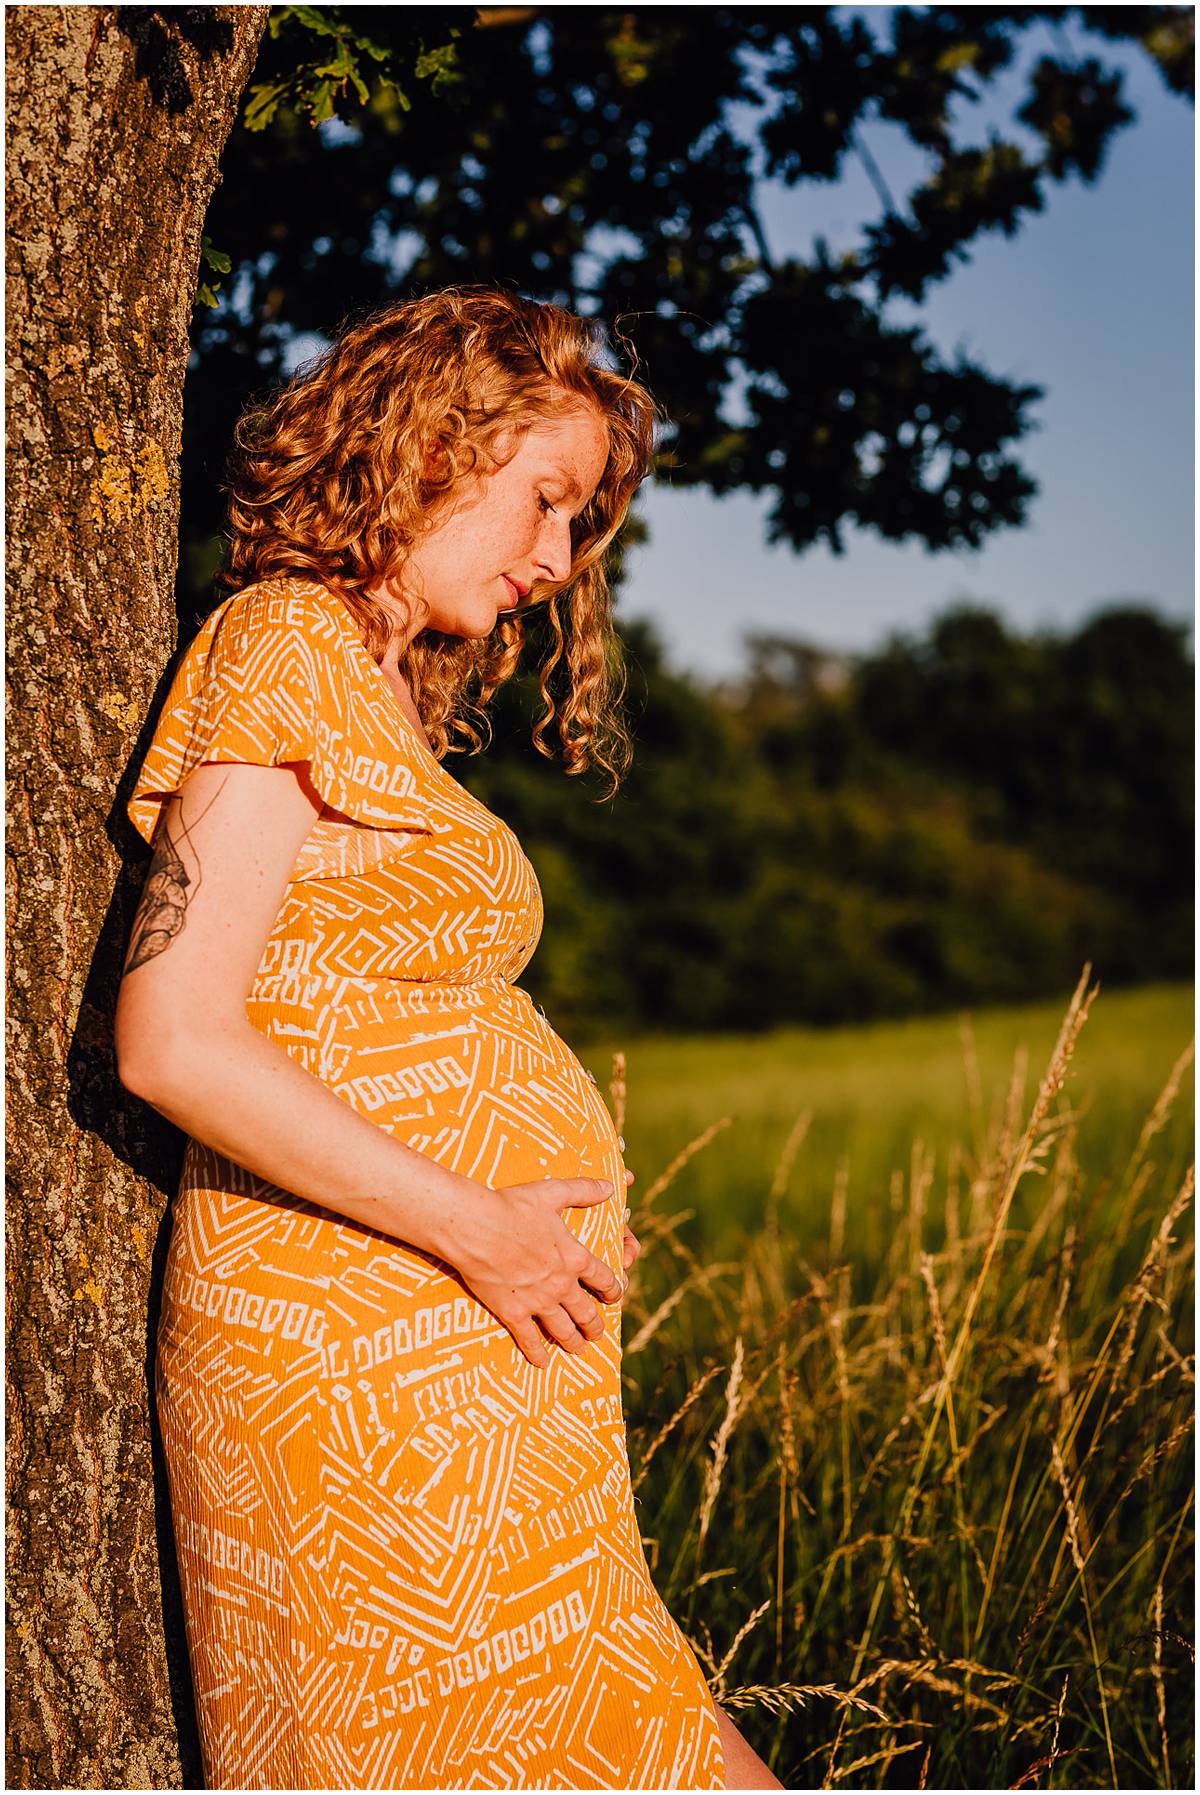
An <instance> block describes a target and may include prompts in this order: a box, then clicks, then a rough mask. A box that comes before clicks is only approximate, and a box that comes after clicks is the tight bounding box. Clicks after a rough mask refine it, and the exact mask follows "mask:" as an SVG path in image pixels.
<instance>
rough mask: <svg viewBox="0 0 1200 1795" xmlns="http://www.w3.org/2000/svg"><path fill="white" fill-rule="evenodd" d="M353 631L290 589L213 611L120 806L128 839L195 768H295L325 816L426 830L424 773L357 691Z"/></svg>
mask: <svg viewBox="0 0 1200 1795" xmlns="http://www.w3.org/2000/svg"><path fill="white" fill-rule="evenodd" d="M353 628H354V625H353V622H352V620H351V619H350V616H349V612H347V611H346V610H345V607H344V606H342V605H341V601H340V600H339V599H337V598H336V597H335V596H334V595H333V594H329V593H321V592H320V591H319V589H318V588H315V587H313V586H311V585H309V584H307V583H300V582H297V581H290V580H278V581H265V582H263V583H262V584H260V585H257V586H251V587H248V588H246V590H245V591H243V592H239V593H236V594H235V595H234V597H233V598H231V599H227V600H226V602H225V603H224V604H223V605H221V606H219V607H218V608H217V610H216V611H214V612H213V613H212V615H211V616H210V617H209V618H207V619H206V621H205V623H204V624H203V626H202V628H201V630H200V632H199V634H198V635H197V637H196V639H195V640H194V641H193V642H192V644H191V646H190V647H189V648H188V649H187V651H186V652H185V654H184V656H183V659H182V661H181V662H180V665H179V668H178V671H177V672H176V674H175V677H174V680H173V681H172V684H171V689H170V692H169V694H168V696H167V701H166V704H165V705H164V706H163V710H162V713H161V715H160V717H159V721H158V724H157V727H156V728H155V731H154V736H153V739H152V740H151V743H150V746H149V749H148V750H147V752H146V756H145V759H144V760H143V762H142V767H141V770H140V772H139V774H138V777H137V781H136V784H135V786H134V789H133V794H132V796H131V797H130V799H129V802H128V811H129V816H130V820H131V821H132V823H133V824H134V827H135V828H136V829H137V831H138V833H139V834H140V835H141V836H143V837H144V839H145V840H146V841H151V840H152V839H153V836H154V831H155V828H156V826H157V824H158V818H159V815H160V813H161V810H162V807H163V805H164V803H165V802H166V801H167V799H168V798H170V797H171V796H172V795H173V794H174V793H175V792H177V791H178V790H179V789H180V787H181V786H182V784H183V782H184V781H185V780H186V779H187V777H188V775H189V774H190V773H191V772H192V771H193V770H194V769H195V768H196V767H198V766H200V765H201V764H202V763H204V762H206V761H241V762H248V763H250V764H251V765H254V766H279V765H282V764H285V763H303V764H304V765H305V766H306V767H307V769H308V778H309V779H310V781H311V784H312V786H313V789H314V791H315V792H316V794H317V796H318V797H319V798H320V800H321V802H322V804H323V805H324V806H325V807H326V809H327V810H329V811H332V812H334V813H336V814H337V816H339V817H341V818H346V819H349V820H350V821H351V822H352V823H357V824H360V825H363V824H365V825H367V826H368V827H369V828H371V829H375V830H385V831H402V832H405V833H409V834H410V833H412V832H418V833H425V832H429V831H432V830H434V829H435V828H436V827H437V825H436V823H435V822H434V821H433V819H432V816H431V813H430V804H429V792H428V786H429V778H428V768H429V767H432V766H434V765H435V763H434V762H433V761H432V760H431V758H430V757H429V756H428V754H427V753H426V752H425V750H423V748H422V747H421V746H420V744H419V743H418V742H417V741H416V739H415V737H414V735H413V733H412V731H411V727H404V726H402V725H401V723H400V720H399V718H398V716H396V715H393V714H392V713H393V712H394V711H395V710H396V708H397V707H394V706H390V705H384V704H382V703H380V702H378V701H377V700H378V696H379V695H378V694H375V693H372V692H370V691H364V680H363V670H362V668H361V667H359V666H357V665H356V664H355V663H354V661H353V658H352V650H353V649H354V647H355V645H354V644H352V643H351V642H350V641H349V637H348V630H352V629H353ZM357 646H358V649H359V650H360V652H361V654H362V655H363V656H365V654H366V651H365V649H362V648H361V644H358V645H357ZM423 757H424V760H425V762H426V763H427V765H425V766H423V765H422V758H423Z"/></svg>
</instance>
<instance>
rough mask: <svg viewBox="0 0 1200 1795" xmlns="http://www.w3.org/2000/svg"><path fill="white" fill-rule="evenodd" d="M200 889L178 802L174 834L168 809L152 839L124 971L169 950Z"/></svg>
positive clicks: (130, 970) (218, 793)
mask: <svg viewBox="0 0 1200 1795" xmlns="http://www.w3.org/2000/svg"><path fill="white" fill-rule="evenodd" d="M223 785H224V781H222V786H219V787H218V788H217V791H216V792H214V793H213V796H212V798H210V800H209V802H208V804H206V805H205V807H204V810H202V811H201V813H200V815H201V816H203V815H204V814H205V812H206V811H208V810H209V809H210V808H211V806H212V804H214V803H215V802H216V799H217V797H218V796H219V795H220V791H221V789H222V787H223ZM198 820H199V819H197V821H198ZM185 847H186V848H187V850H188V854H189V857H190V859H191V861H192V864H193V866H194V868H195V873H194V876H193V874H191V873H189V872H188V870H187V868H186V867H185V866H184V863H183V850H184V848H185ZM199 889H200V862H199V859H198V858H197V855H196V851H195V848H194V847H193V846H192V844H191V840H190V831H189V829H188V827H187V825H186V824H185V822H184V820H183V803H182V800H181V801H180V804H179V811H178V817H177V830H176V832H172V828H171V811H170V807H169V806H167V807H165V808H164V810H163V814H162V821H161V822H160V824H159V828H158V834H157V835H156V836H155V838H154V853H153V856H152V858H151V861H150V870H149V872H148V873H147V875H146V885H145V889H144V890H143V892H142V899H141V902H140V904H139V905H138V910H137V915H136V916H135V917H134V919H133V933H132V938H131V940H130V943H129V953H128V956H127V957H126V961H125V971H126V972H134V971H136V970H137V968H138V967H139V966H144V965H145V964H146V961H147V960H153V959H154V958H156V956H157V955H158V954H161V953H162V952H164V950H165V949H166V948H168V947H170V945H171V943H172V941H174V939H175V937H176V935H178V934H179V933H180V931H181V930H182V928H183V925H184V923H185V921H186V920H187V907H188V901H189V897H195V895H196V893H197V892H198V891H199Z"/></svg>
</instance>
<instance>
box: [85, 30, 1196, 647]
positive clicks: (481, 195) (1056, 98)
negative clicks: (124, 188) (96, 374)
mask: <svg viewBox="0 0 1200 1795" xmlns="http://www.w3.org/2000/svg"><path fill="white" fill-rule="evenodd" d="M121 10H122V12H123V13H125V12H132V11H133V10H134V9H132V8H123V9H121ZM164 10H166V11H170V12H172V13H174V14H178V13H180V12H181V10H182V11H183V12H185V13H186V12H187V11H189V10H195V9H178V8H175V9H164ZM1046 27H1049V31H1048V33H1047V31H1046ZM1030 33H1040V34H1041V35H1043V36H1045V37H1046V41H1047V42H1048V43H1050V44H1051V45H1052V46H1053V49H1054V54H1053V55H1043V56H1041V57H1040V58H1038V60H1037V61H1036V64H1035V65H1034V66H1033V68H1032V69H1031V71H1030V73H1029V75H1028V81H1027V94H1026V98H1025V99H1024V101H1023V103H1022V104H1021V105H1020V106H1019V107H1018V108H1017V111H1016V115H1015V117H1014V120H1013V124H1014V127H1016V128H1015V129H1014V131H1013V132H1012V134H1011V137H1010V136H1005V137H999V136H997V135H995V134H994V133H993V134H992V135H991V136H990V137H989V138H988V140H987V141H986V142H985V143H978V142H973V141H971V140H970V139H971V134H972V120H971V117H970V107H971V105H972V104H973V103H974V102H975V101H976V100H978V99H981V98H985V97H989V95H990V90H991V87H992V84H993V83H994V82H995V81H996V80H997V78H998V77H999V76H1001V75H1002V74H1003V73H1004V72H1005V71H1007V70H1008V69H1009V68H1010V66H1011V65H1013V63H1014V61H1015V59H1016V57H1017V54H1018V51H1019V50H1022V49H1023V48H1025V46H1026V44H1027V43H1030V42H1032V41H1034V40H1032V39H1031V38H1030ZM1087 33H1093V34H1095V37H1096V38H1097V39H1099V40H1100V45H1099V47H1100V48H1101V49H1103V47H1104V40H1108V41H1110V42H1111V41H1124V42H1125V43H1128V44H1134V45H1140V46H1141V47H1142V48H1143V49H1144V51H1145V53H1146V54H1147V55H1148V57H1149V58H1150V59H1151V61H1152V62H1153V63H1154V65H1155V66H1156V67H1157V68H1158V69H1159V70H1160V71H1161V73H1162V76H1163V79H1164V80H1165V81H1166V82H1167V83H1168V85H1169V86H1170V87H1171V88H1172V89H1173V90H1175V91H1177V92H1180V93H1183V94H1186V95H1189V96H1190V95H1191V93H1192V90H1193V83H1194V74H1193V38H1194V24H1193V14H1192V9H1191V8H1187V7H1162V6H1148V7H1060V6H1050V7H1041V6H1017V7H1000V6H975V7H936V6H935V7H925V8H920V9H912V8H907V7H899V8H896V9H894V10H889V11H886V12H885V11H884V9H879V8H876V9H872V23H871V24H870V25H869V24H868V23H867V22H866V21H865V20H864V18H863V17H861V16H859V15H856V14H847V12H846V11H845V10H844V9H842V8H832V7H819V6H804V7H789V6H776V7H743V6H736V7H725V6H710V7H641V8H638V7H634V8H608V7H591V6H580V7H566V6H559V7H536V6H535V7H508V8H487V7H480V8H475V7H420V6H416V7H399V6H394V7H344V8H340V9H335V8H312V7H286V8H279V9H276V12H275V15H274V16H273V22H272V34H271V36H270V37H269V38H268V39H267V40H265V42H264V47H263V52H262V56H261V58H260V63H259V66H258V68H257V69H256V71H255V82H254V88H253V90H252V97H251V100H250V103H249V114H248V116H249V117H250V121H251V125H252V126H258V127H260V126H261V124H262V122H263V120H264V118H266V117H268V116H269V117H270V126H269V129H267V130H265V131H263V130H262V129H261V128H248V127H247V125H246V124H245V123H243V124H242V125H241V126H240V127H239V128H238V129H237V130H236V131H235V132H234V135H233V137H232V138H231V140H230V144H229V147H228V150H227V153H226V157H225V162H224V179H223V183H222V186H221V188H220V190H219V192H218V194H217V197H216V200H215V202H214V205H213V208H212V211H211V213H210V217H209V221H208V232H209V236H210V238H211V241H212V244H213V245H214V246H215V249H216V251H217V253H218V254H219V255H221V256H224V255H228V256H229V257H230V258H231V260H232V264H233V273H232V278H231V279H230V280H229V281H228V282H227V283H226V285H225V290H224V292H223V294H222V300H223V303H222V304H221V305H220V306H219V307H217V308H216V309H211V310H210V309H205V308H201V309H200V311H199V312H198V314H197V325H196V332H195V355H194V358H193V377H192V379H191V381H190V383H189V389H188V393H187V404H186V411H185V415H186V430H185V444H184V481H183V493H184V542H185V554H184V557H183V578H182V582H181V586H182V591H181V601H182V607H183V609H184V611H185V613H187V612H196V611H200V610H203V609H205V608H206V606H207V604H208V602H209V584H208V582H209V581H210V579H211V576H212V573H213V571H214V569H215V566H216V561H217V553H218V551H217V546H216V544H215V541H214V538H215V533H216V531H217V529H218V526H219V521H220V498H219V494H218V491H217V484H218V481H219V479H220V476H221V472H222V464H223V458H224V453H225V447H226V445H227V444H228V441H229V437H230V431H231V428H232V424H233V420H234V418H235V416H236V414H237V412H238V410H239V408H240V407H241V405H242V403H243V402H244V400H245V398H246V396H247V394H248V393H249V392H250V391H251V390H253V389H256V388H259V387H261V386H263V385H265V384H268V383H270V382H271V381H272V380H274V379H275V378H276V377H277V375H278V374H279V372H280V368H281V365H282V357H283V354H284V351H285V349H286V346H287V345H288V343H289V342H291V340H292V339H293V338H294V337H295V336H296V335H297V334H298V333H309V332H316V333H323V332H328V331H329V330H330V329H331V328H332V326H333V325H334V324H335V323H336V322H337V321H338V320H339V319H340V318H341V317H342V316H344V314H345V313H346V312H347V311H349V310H351V309H356V308H358V307H363V306H370V305H374V304H377V303H380V302H382V301H384V300H387V299H389V298H392V297H395V296H398V295H405V294H410V293H413V292H416V291H420V290H424V289H426V288H428V287H430V286H435V285H439V284H442V283H444V282H446V281H451V280H498V281H504V282H509V283H511V284H512V285H514V286H515V287H517V288H519V289H521V290H522V291H524V292H526V293H529V294H531V295H533V296H535V297H538V298H550V299H556V300H560V301H563V302H565V303H567V304H570V305H572V306H575V307H577V308H578V309H580V310H583V311H599V312H600V313H601V314H602V315H604V316H605V317H606V318H608V319H609V320H610V321H617V320H620V328H621V331H622V333H623V335H624V336H625V338H626V339H627V340H628V341H629V342H630V343H632V344H633V345H635V347H636V350H637V352H638V354H639V356H640V357H641V360H642V363H643V366H644V368H645V369H646V371H647V373H648V377H649V379H650V382H651V384H652V385H653V387H654V389H655V391H656V392H657V394H658V395H659V397H660V398H661V399H662V401H663V402H664V404H665V406H666V407H667V410H668V412H669V414H670V417H671V420H672V425H673V434H672V435H671V436H670V438H669V440H668V441H667V442H666V443H665V444H664V448H663V452H662V457H661V462H662V466H663V468H664V470H669V471H670V476H671V480H672V483H673V484H674V485H676V486H679V485H687V484H700V485H704V486H707V487H709V488H710V489H711V490H713V491H714V492H727V491H730V490H732V489H735V488H749V489H751V490H753V491H755V492H765V493H767V494H769V495H770V498H771V504H770V510H769V529H770V531H771V534H772V535H773V536H774V537H776V538H778V539H780V540H783V541H787V542H789V543H791V544H793V545H794V546H795V547H797V548H800V549H803V548H805V547H807V546H809V545H810V544H812V543H814V542H818V541H824V542H826V543H828V544H829V545H830V546H831V547H832V548H833V549H834V551H835V552H838V553H840V552H842V551H843V549H844V541H843V532H844V529H845V527H846V526H847V525H849V526H852V527H858V528H864V529H870V530H874V531H876V532H878V533H879V534H880V535H882V536H884V537H885V538H887V539H889V540H893V541H902V540H911V539H915V540H919V541H921V542H923V543H925V544H926V545H927V546H929V547H930V548H932V549H935V550H936V549H940V548H950V547H959V548H961V547H963V546H974V545H977V544H979V543H981V542H983V541H984V540H985V539H986V538H987V537H988V536H990V535H992V534H993V533H994V532H996V531H997V530H1001V529H1004V528H1008V527H1012V526H1014V525H1019V524H1020V523H1021V522H1022V521H1023V520H1024V519H1025V518H1026V516H1027V512H1028V506H1029V501H1030V499H1031V497H1032V496H1033V494H1034V493H1035V491H1036V487H1035V483H1034V481H1033V480H1032V479H1031V478H1030V476H1029V475H1028V474H1027V473H1026V472H1025V470H1024V469H1023V468H1022V466H1021V465H1020V463H1019V461H1018V460H1017V459H1016V457H1015V455H1014V453H1013V448H1014V445H1015V444H1017V443H1018V442H1019V441H1020V439H1021V438H1022V437H1023V436H1024V435H1025V434H1026V432H1027V431H1028V430H1029V429H1030V428H1031V423H1032V420H1031V417H1030V408H1031V407H1032V406H1033V405H1034V404H1035V403H1036V401H1037V400H1038V399H1039V398H1040V397H1041V395H1042V389H1041V388H1040V387H1037V386H1016V385H1013V384H1011V383H1010V382H1008V381H1005V380H1002V379H998V378H997V377H995V376H994V375H992V374H990V373H989V372H988V371H987V369H986V368H984V367H982V366H979V365H977V364H974V363H971V362H969V361H967V360H966V359H965V358H964V357H962V356H961V355H960V356H958V357H957V359H956V360H955V361H954V362H953V363H946V362H944V361H943V360H942V359H941V357H940V356H939V354H938V353H937V351H936V350H935V349H934V348H933V347H931V345H930V344H929V343H928V342H927V341H925V339H924V338H923V336H922V335H921V333H920V331H919V330H915V329H912V328H898V327H897V326H896V325H894V324H892V323H890V322H888V321H887V319H886V318H885V315H884V309H885V306H886V302H887V300H888V298H889V297H890V296H891V295H893V294H902V295H906V296H908V297H910V298H913V299H921V298H922V297H923V296H924V295H925V293H926V292H927V290H928V288H929V287H930V285H931V284H933V283H935V282H937V281H940V280H943V279H945V278H946V277H947V276H948V275H949V274H950V273H951V272H952V271H953V269H954V267H955V266H956V264H957V263H959V262H961V261H964V260H968V259H969V257H970V248H969V246H970V244H971V243H972V241H973V240H975V239H976V238H978V237H979V236H980V234H981V233H985V232H989V231H997V230H999V231H1003V232H1004V233H1005V234H1006V235H1009V236H1011V235H1012V234H1013V233H1014V232H1015V231H1016V230H1018V229H1019V228H1020V225H1021V223H1022V221H1023V220H1024V219H1025V218H1026V217H1027V216H1028V215H1029V214H1030V213H1031V212H1035V211H1038V210H1041V209H1042V207H1043V206H1044V205H1045V203H1046V199H1047V196H1048V193H1049V190H1050V189H1051V188H1052V186H1053V184H1054V183H1057V182H1062V181H1065V180H1068V179H1072V178H1074V179H1079V180H1083V181H1093V180H1095V179H1096V178H1097V175H1098V174H1099V172H1100V170H1101V168H1102V166H1103V162H1104V157H1105V155H1106V153H1107V150H1108V147H1109V145H1110V143H1111V142H1112V139H1113V137H1114V136H1115V134H1116V133H1117V132H1118V131H1119V130H1121V129H1123V128H1125V127H1126V126H1127V125H1128V124H1129V123H1130V122H1131V119H1132V117H1133V115H1132V113H1131V111H1130V109H1129V108H1128V106H1126V104H1125V103H1124V101H1123V99H1122V97H1121V89H1122V74H1121V71H1120V70H1119V69H1116V70H1114V69H1106V68H1105V67H1103V66H1102V63H1101V61H1100V59H1099V58H1098V57H1097V56H1095V55H1092V54H1085V53H1084V50H1083V48H1082V47H1081V45H1080V44H1079V42H1078V40H1079V38H1080V36H1081V35H1086V34H1087ZM361 92H369V96H370V97H369V100H368V102H367V104H365V105H362V104H360V103H359V100H358V99H357V98H356V94H358V93H361ZM335 111H336V112H337V113H338V114H339V118H340V122H335V123H334V124H333V125H332V127H331V128H330V129H327V130H326V131H324V132H322V133H318V132H316V131H315V130H314V129H313V124H312V121H313V120H314V119H317V118H321V117H324V116H330V115H332V114H333V113H334V112H335ZM872 120H885V121H889V122H891V123H893V124H895V125H898V126H899V127H901V128H902V129H903V130H904V131H905V132H906V133H907V135H908V137H909V139H910V140H911V142H912V143H913V144H914V145H916V146H917V147H919V148H920V149H921V150H922V151H923V152H924V154H925V157H926V162H927V173H926V174H925V175H924V177H923V178H922V179H921V181H920V183H919V185H918V186H917V187H916V189H915V190H914V191H913V192H912V193H910V194H908V195H904V194H902V193H901V194H896V193H893V192H892V190H891V188H890V186H889V185H888V182H887V180H886V178H885V176H884V174H883V173H882V172H881V170H880V169H879V168H878V167H877V166H876V164H875V161H874V158H873V157H872V156H871V153H870V149H869V147H868V145H867V143H866V141H865V139H864V137H863V132H862V127H863V125H864V124H865V123H868V122H870V121H872ZM848 158H856V159H858V160H860V161H861V162H862V163H863V164H864V166H865V167H866V169H867V171H868V173H869V174H870V176H871V179H872V181H873V183H874V185H875V189H876V191H877V193H878V195H879V200H880V208H881V212H880V216H878V217H877V218H875V219H873V220H872V219H869V220H865V221H864V223H863V229H862V235H861V241H860V243H859V245H858V247H857V248H856V249H855V251H854V252H853V253H851V254H847V255H843V256H837V257H835V256H833V255H832V254H831V253H830V251H829V250H828V248H827V247H826V246H825V245H824V244H823V243H822V242H821V241H820V240H818V241H817V243H816V244H815V246H814V249H813V251H812V254H811V256H810V257H809V258H808V259H807V260H799V259H796V258H793V257H787V258H781V257H779V256H778V255H776V254H775V253H773V251H772V247H771V245H770V243H769V242H768V239H767V232H766V230H765V228H764V224H763V218H762V211H761V181H762V179H763V177H764V176H766V177H768V178H773V179H777V180H781V181H783V182H784V183H786V184H789V185H791V184H795V183H797V182H801V181H830V180H833V179H835V178H836V177H838V176H839V175H840V174H841V173H842V172H843V170H844V166H845V164H846V161H847V159H848ZM213 296H214V295H213V294H212V291H211V289H210V291H209V294H208V297H209V298H212V297H213Z"/></svg>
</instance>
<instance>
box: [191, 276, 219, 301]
mask: <svg viewBox="0 0 1200 1795" xmlns="http://www.w3.org/2000/svg"><path fill="white" fill-rule="evenodd" d="M217 303H218V301H217V289H216V288H215V287H210V286H209V284H208V282H207V281H206V280H202V281H201V282H200V285H199V287H198V288H197V289H196V304H197V305H207V306H215V305H216V304H217Z"/></svg>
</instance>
